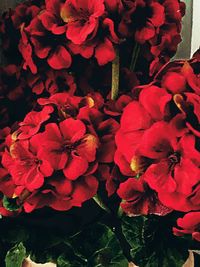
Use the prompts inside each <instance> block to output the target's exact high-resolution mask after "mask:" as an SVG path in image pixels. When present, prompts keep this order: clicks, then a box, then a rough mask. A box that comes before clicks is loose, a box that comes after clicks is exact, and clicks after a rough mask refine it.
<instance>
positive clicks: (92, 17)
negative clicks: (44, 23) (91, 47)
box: [61, 0, 105, 45]
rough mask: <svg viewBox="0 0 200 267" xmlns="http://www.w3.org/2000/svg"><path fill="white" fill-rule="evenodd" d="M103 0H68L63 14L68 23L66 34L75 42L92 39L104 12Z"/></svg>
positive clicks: (81, 42) (63, 8) (62, 11)
mask: <svg viewBox="0 0 200 267" xmlns="http://www.w3.org/2000/svg"><path fill="white" fill-rule="evenodd" d="M104 11H105V7H104V3H103V0H84V1H80V0H78V1H77V0H68V1H66V2H65V4H64V5H63V7H62V10H61V16H62V19H63V21H65V22H66V23H67V31H66V36H67V38H68V39H69V40H71V41H72V42H73V43H74V44H78V45H80V44H83V43H84V42H85V41H86V40H92V39H93V38H94V36H95V35H96V33H97V30H98V27H99V19H100V17H101V16H102V15H103V14H104Z"/></svg>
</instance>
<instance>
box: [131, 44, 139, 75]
mask: <svg viewBox="0 0 200 267" xmlns="http://www.w3.org/2000/svg"><path fill="white" fill-rule="evenodd" d="M139 53H140V45H139V44H138V43H135V45H134V48H133V53H132V58H131V64H130V70H131V71H134V70H135V66H136V63H137V59H138V56H139Z"/></svg>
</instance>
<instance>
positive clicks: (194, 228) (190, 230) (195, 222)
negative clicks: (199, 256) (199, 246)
mask: <svg viewBox="0 0 200 267" xmlns="http://www.w3.org/2000/svg"><path fill="white" fill-rule="evenodd" d="M199 224H200V212H189V213H187V214H185V215H184V217H183V218H179V219H178V220H177V225H178V228H176V227H173V232H174V234H175V235H177V236H182V235H184V234H192V237H193V239H195V240H197V241H199V242H200V229H199Z"/></svg>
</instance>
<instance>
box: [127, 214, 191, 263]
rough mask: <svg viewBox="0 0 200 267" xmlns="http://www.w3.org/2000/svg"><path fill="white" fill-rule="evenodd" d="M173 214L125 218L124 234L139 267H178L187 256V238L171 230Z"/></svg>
mask: <svg viewBox="0 0 200 267" xmlns="http://www.w3.org/2000/svg"><path fill="white" fill-rule="evenodd" d="M172 217H173V215H169V216H168V220H166V216H165V218H162V217H158V216H149V217H143V216H140V217H133V218H129V217H124V218H123V223H122V229H123V233H124V235H125V237H126V239H127V241H128V242H129V243H130V245H131V247H132V249H131V255H132V257H133V259H134V262H135V263H136V264H138V265H139V266H140V267H168V266H170V267H181V266H182V264H183V263H184V262H185V260H186V258H187V257H188V251H187V248H188V246H189V241H187V240H185V239H183V238H177V237H175V236H174V235H173V234H172V233H171V226H170V223H172V221H173V220H172V219H173V218H172Z"/></svg>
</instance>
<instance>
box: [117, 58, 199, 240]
mask: <svg viewBox="0 0 200 267" xmlns="http://www.w3.org/2000/svg"><path fill="white" fill-rule="evenodd" d="M199 70H200V61H199V58H198V57H197V56H196V58H193V59H192V60H191V61H185V62H182V61H177V62H176V61H175V62H172V63H169V64H168V65H166V66H165V67H164V68H163V69H162V70H161V71H160V72H159V73H158V74H157V75H156V77H155V79H154V81H153V82H152V83H151V84H149V85H146V86H141V87H139V88H136V89H134V90H133V93H134V94H135V95H138V97H136V99H135V100H134V101H132V102H131V103H129V104H128V105H127V106H126V108H125V109H124V112H123V114H122V117H121V124H120V125H121V127H120V129H119V131H118V132H117V134H116V144H117V151H116V154H115V162H116V164H117V165H118V166H119V168H120V171H121V173H122V174H123V175H125V176H128V177H131V178H129V179H128V180H127V181H126V182H125V183H122V184H121V185H120V188H119V190H118V194H119V196H120V197H121V198H122V199H124V201H125V202H123V203H122V208H123V209H124V210H125V212H127V213H128V214H130V215H134V214H138V213H139V214H148V213H156V214H157V213H159V214H160V215H163V209H162V206H163V205H164V206H166V207H168V208H169V209H172V210H177V211H183V212H190V211H197V212H196V213H194V214H198V211H199V210H200V202H199V196H200V183H199V182H200V147H199V137H200V128H199V125H200V113H199V104H200V71H199ZM152 195H154V197H152ZM161 203H162V206H161V207H159V205H160V204H161ZM158 207H159V208H158ZM138 210H139V211H138ZM164 211H165V212H166V211H167V209H165V210H164ZM168 211H169V210H168ZM164 214H165V213H164ZM189 214H190V213H189ZM189 214H188V215H186V216H185V217H184V219H183V221H181V220H178V226H180V227H182V228H186V229H190V226H187V218H189V217H190V216H192V214H193V213H191V215H189ZM195 220H197V221H198V223H199V222H200V221H199V219H198V217H195ZM182 222H183V223H182ZM196 224H197V223H196ZM193 228H195V226H193V224H192V222H191V229H193ZM197 228H198V226H197ZM195 229H196V228H195ZM187 231H188V233H190V231H191V232H192V231H193V230H183V231H180V232H183V233H184V232H187ZM177 233H179V231H178V230H177ZM197 236H198V235H197ZM197 239H198V238H197Z"/></svg>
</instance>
